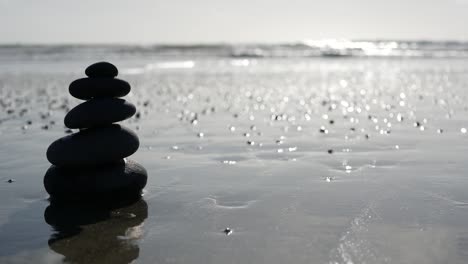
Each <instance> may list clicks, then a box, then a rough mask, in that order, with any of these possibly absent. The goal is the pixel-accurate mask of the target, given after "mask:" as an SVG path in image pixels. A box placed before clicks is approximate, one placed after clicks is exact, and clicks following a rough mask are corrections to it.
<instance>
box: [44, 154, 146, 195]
mask: <svg viewBox="0 0 468 264" xmlns="http://www.w3.org/2000/svg"><path fill="white" fill-rule="evenodd" d="M147 178H148V174H147V172H146V169H145V168H144V167H143V166H141V165H140V164H138V163H137V162H135V161H132V160H127V161H126V162H125V161H124V160H120V161H119V162H115V163H113V164H104V165H99V166H96V167H83V168H66V167H59V166H55V165H52V166H51V167H50V168H49V170H47V172H46V174H45V176H44V187H45V189H46V191H47V192H48V193H49V194H50V195H51V197H52V198H55V197H58V198H70V199H78V200H79V199H87V198H92V197H97V196H104V195H105V196H108V195H112V196H113V197H120V196H122V195H127V194H129V195H130V194H134V195H138V194H140V193H141V190H142V189H143V188H144V187H145V185H146V182H147ZM116 194H118V195H116Z"/></svg>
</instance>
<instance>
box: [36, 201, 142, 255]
mask: <svg viewBox="0 0 468 264" xmlns="http://www.w3.org/2000/svg"><path fill="white" fill-rule="evenodd" d="M147 217H148V205H147V203H146V202H145V201H144V200H143V199H140V200H138V201H136V202H134V203H133V204H132V203H127V204H122V203H121V204H113V205H109V204H107V205H101V204H95V205H91V206H90V205H89V204H88V205H86V206H85V205H80V204H77V205H69V204H67V205H64V204H54V203H52V204H50V205H49V206H48V207H47V209H46V210H45V212H44V218H45V221H46V222H47V224H49V225H50V226H52V228H53V230H54V232H53V233H52V235H51V237H50V239H49V241H48V244H49V247H50V249H51V250H53V251H55V252H56V253H58V254H60V255H63V256H64V259H63V262H65V263H130V262H132V261H134V260H135V259H137V258H138V256H139V253H140V249H139V247H138V243H137V240H138V239H140V238H141V237H142V235H143V225H144V221H145V219H146V218H147Z"/></svg>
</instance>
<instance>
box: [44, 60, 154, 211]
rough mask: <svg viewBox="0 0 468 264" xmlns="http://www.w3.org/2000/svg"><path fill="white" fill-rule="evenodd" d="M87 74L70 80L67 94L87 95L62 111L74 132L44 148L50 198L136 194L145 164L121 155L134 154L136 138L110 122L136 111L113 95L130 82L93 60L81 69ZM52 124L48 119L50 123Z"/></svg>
mask: <svg viewBox="0 0 468 264" xmlns="http://www.w3.org/2000/svg"><path fill="white" fill-rule="evenodd" d="M85 73H86V75H87V76H88V77H89V78H82V79H78V80H75V81H73V82H72V83H71V84H70V87H69V92H70V94H71V95H72V96H74V97H76V98H78V99H83V100H87V101H86V102H84V103H82V104H80V105H78V106H76V107H75V108H73V109H71V110H70V111H69V112H68V113H67V115H66V116H65V120H64V123H65V125H66V126H67V127H68V128H74V129H76V128H78V129H80V131H79V132H77V133H73V131H71V130H69V132H70V133H72V134H70V135H68V136H65V137H62V138H60V139H58V140H56V141H55V142H53V143H52V144H51V145H50V146H49V148H48V149H47V159H48V160H49V161H50V163H52V164H53V165H52V166H51V167H50V168H49V170H48V171H47V172H46V175H45V176H44V186H45V189H46V191H47V192H48V193H49V194H50V197H51V198H50V200H51V202H53V203H58V201H66V202H67V203H68V202H69V201H78V202H79V203H81V202H84V201H87V202H89V201H91V202H92V203H90V204H95V202H96V201H99V202H101V203H104V204H111V203H112V204H115V202H117V203H118V204H119V202H121V201H124V202H125V201H130V200H135V199H140V198H141V191H142V189H143V188H144V187H145V185H146V181H147V177H148V176H147V172H146V170H145V168H143V167H142V166H141V165H139V164H138V163H136V162H134V161H130V160H129V161H126V160H125V158H126V157H128V156H130V155H132V154H133V153H135V152H136V151H137V150H138V148H139V146H140V141H139V139H138V136H137V135H136V134H135V133H134V132H133V131H131V130H129V129H128V128H125V127H122V126H120V125H118V124H113V123H115V122H119V121H123V120H125V119H128V118H130V117H132V116H133V115H134V114H135V113H136V107H135V106H134V105H133V104H131V103H129V102H127V101H125V100H124V99H118V98H116V97H122V96H125V95H127V94H128V93H129V92H130V89H131V88H130V84H129V83H128V82H126V81H123V80H120V79H116V78H114V77H115V76H117V74H118V70H117V68H116V67H115V66H114V65H112V64H111V63H108V62H98V63H95V64H93V65H91V66H89V67H88V68H86V71H85ZM51 124H52V123H51Z"/></svg>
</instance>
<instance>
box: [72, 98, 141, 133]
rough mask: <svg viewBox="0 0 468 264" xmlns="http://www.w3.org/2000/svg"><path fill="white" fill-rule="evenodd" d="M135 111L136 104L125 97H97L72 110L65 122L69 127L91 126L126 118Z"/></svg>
mask: <svg viewBox="0 0 468 264" xmlns="http://www.w3.org/2000/svg"><path fill="white" fill-rule="evenodd" d="M135 112H136V108H135V106H134V105H133V104H131V103H129V102H127V101H125V100H124V99H119V98H96V99H91V100H89V101H86V102H84V103H82V104H79V105H77V106H76V107H75V108H73V109H72V110H70V112H68V113H67V115H66V116H65V120H64V123H65V126H66V127H68V128H89V127H93V126H100V125H108V124H112V123H115V122H119V121H122V120H125V119H127V118H130V117H132V116H133V115H134V114H135Z"/></svg>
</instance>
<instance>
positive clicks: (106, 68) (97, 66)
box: [85, 61, 119, 78]
mask: <svg viewBox="0 0 468 264" xmlns="http://www.w3.org/2000/svg"><path fill="white" fill-rule="evenodd" d="M85 74H86V76H88V77H92V78H114V77H115V76H117V75H118V74H119V70H117V67H115V66H114V64H112V63H109V62H105V61H101V62H96V63H94V64H91V65H90V66H88V68H86V70H85Z"/></svg>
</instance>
